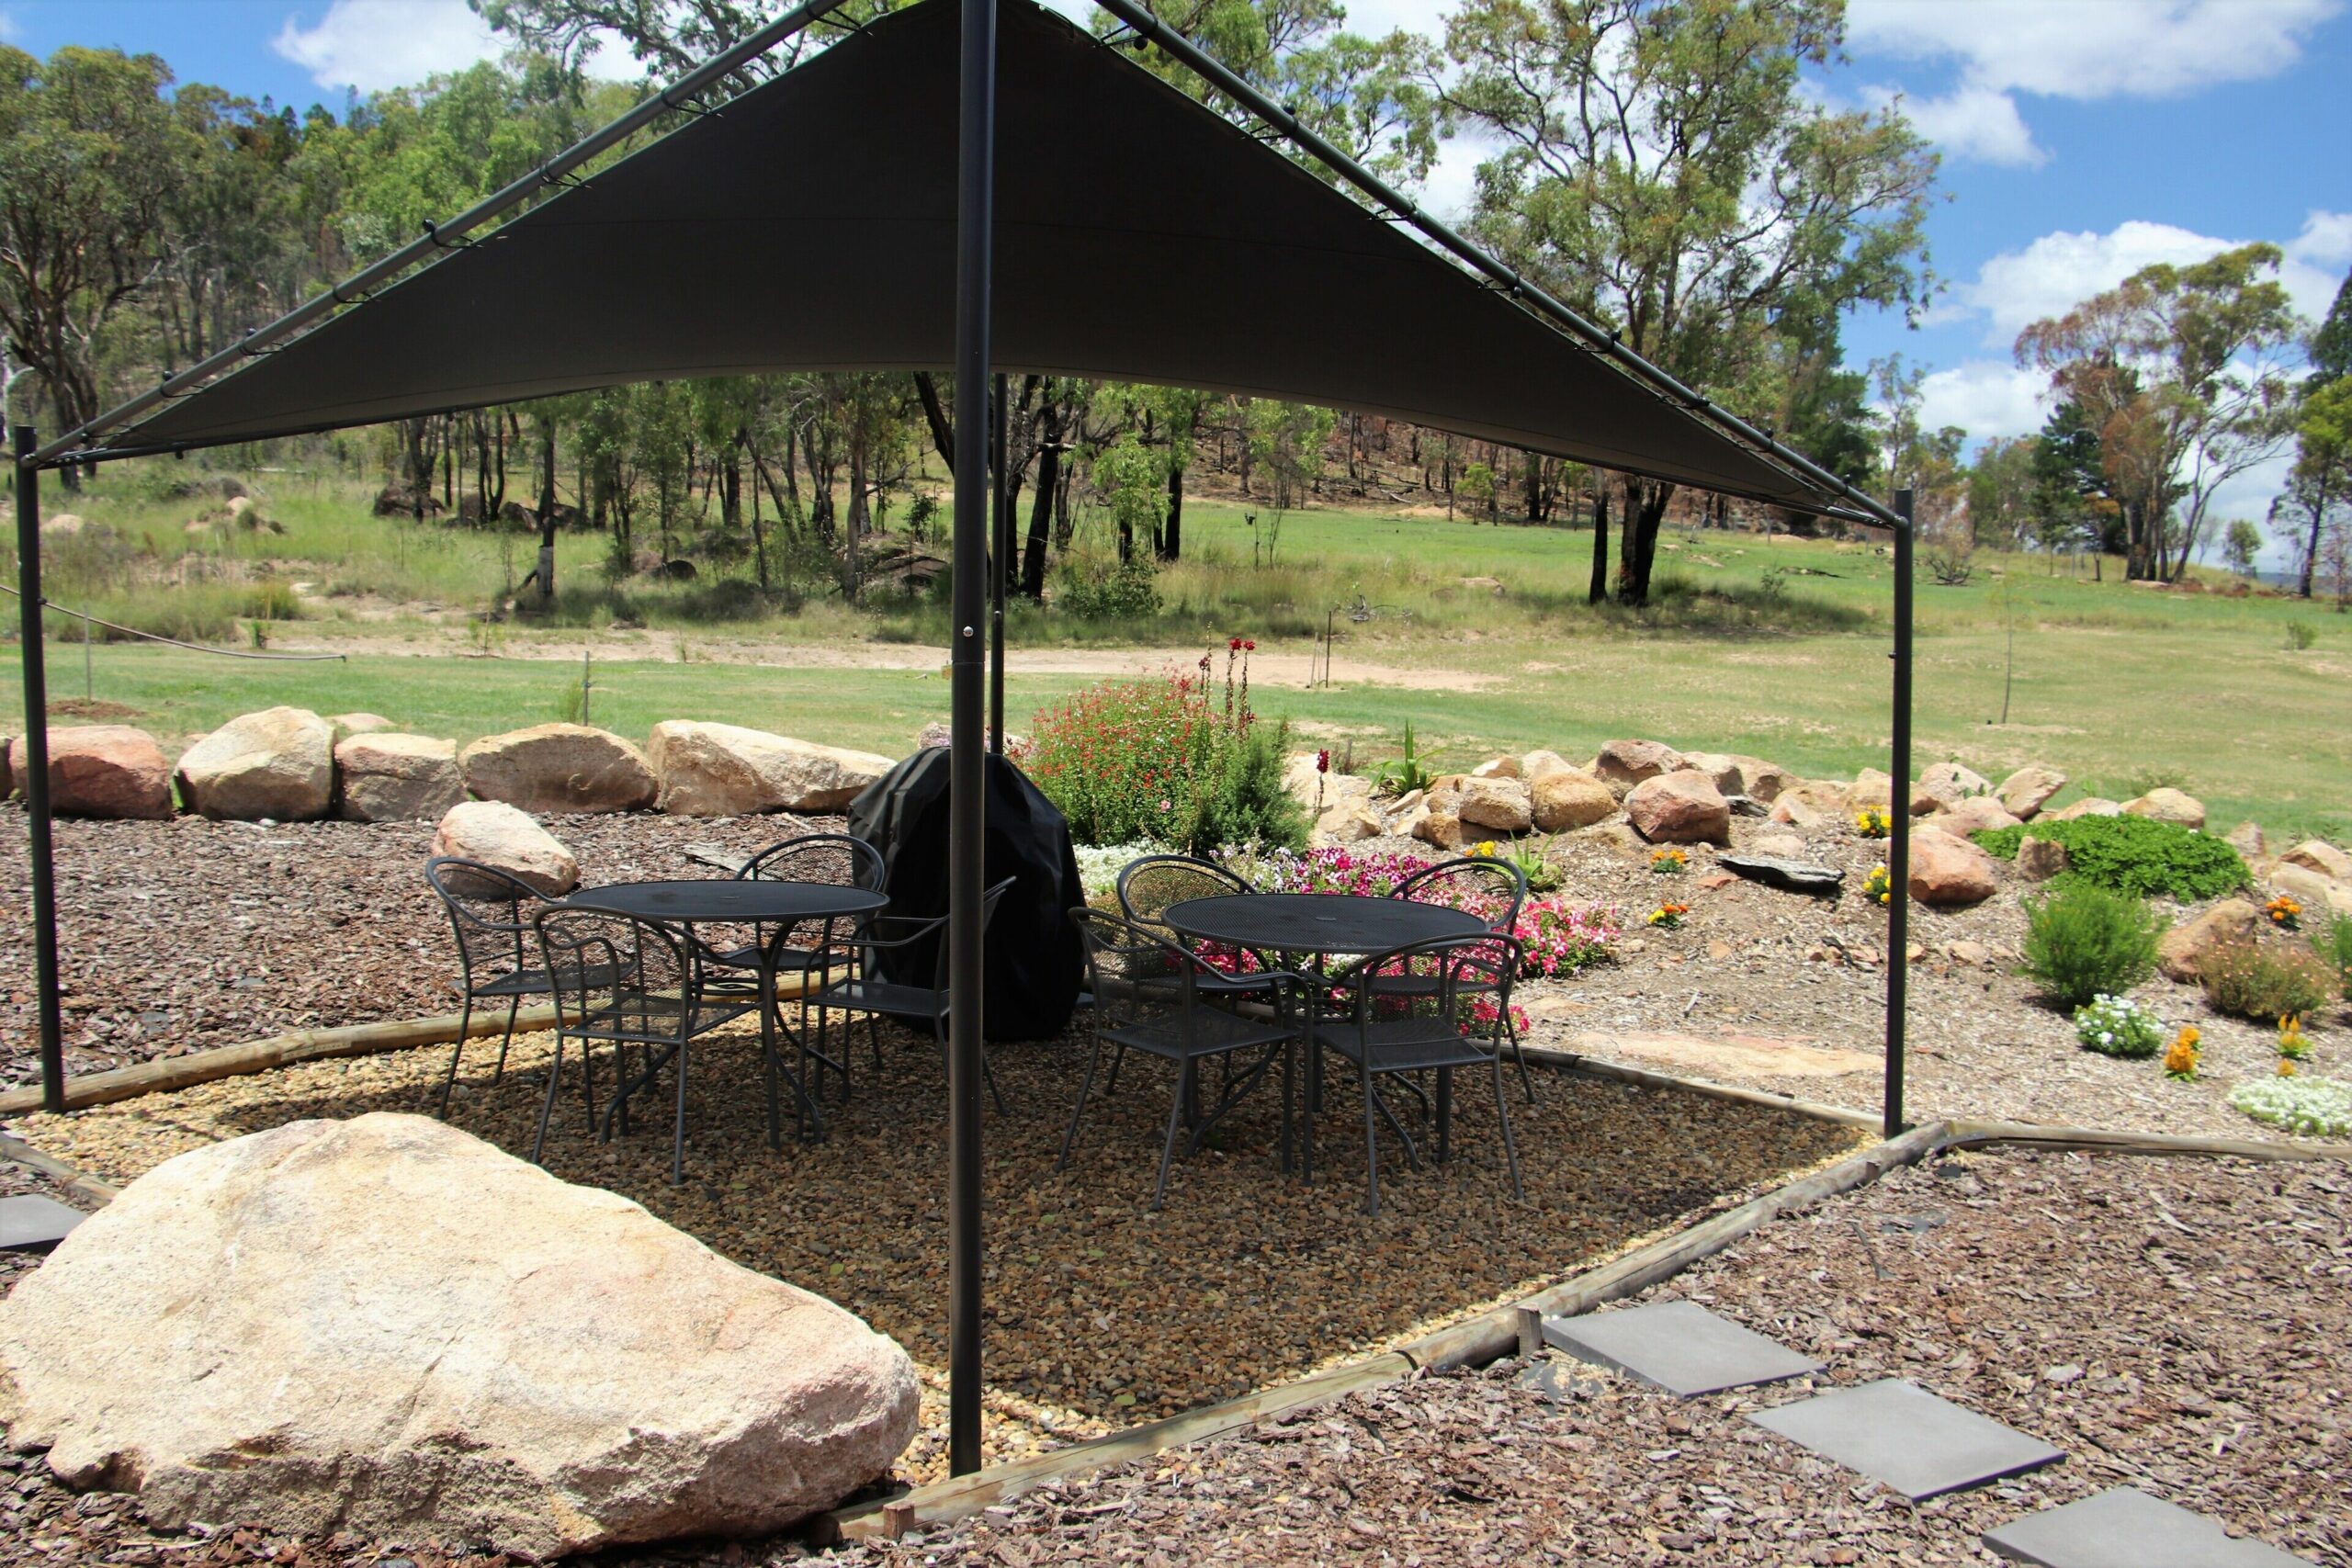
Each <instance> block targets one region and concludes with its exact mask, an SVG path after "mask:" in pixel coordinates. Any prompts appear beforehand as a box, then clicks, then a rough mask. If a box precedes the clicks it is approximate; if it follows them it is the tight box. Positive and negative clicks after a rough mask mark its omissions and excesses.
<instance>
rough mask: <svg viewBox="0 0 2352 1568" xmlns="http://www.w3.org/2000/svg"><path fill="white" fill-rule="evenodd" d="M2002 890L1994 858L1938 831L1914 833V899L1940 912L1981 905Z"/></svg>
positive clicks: (1912, 839)
mask: <svg viewBox="0 0 2352 1568" xmlns="http://www.w3.org/2000/svg"><path fill="white" fill-rule="evenodd" d="M1999 886H2000V879H1999V876H1998V875H1997V874H1996V872H1995V871H1994V869H1993V857H1992V856H1991V855H1988V854H1986V853H1985V852H1984V851H1983V850H1981V849H1978V848H1977V847H1976V846H1975V845H1974V844H1972V843H1970V842H1969V841H1968V840H1965V839H1956V838H1953V837H1952V836H1951V834H1950V833H1947V832H1945V831H1943V830H1942V829H1939V828H1928V827H1920V828H1915V829H1912V830H1911V897H1914V898H1916V899H1917V900H1918V901H1919V902H1920V903H1922V904H1926V905H1929V906H1931V907H1933V908H1939V909H1960V908H1967V907H1968V906H1969V905H1971V904H1982V903H1983V902H1984V901H1985V899H1987V898H1990V897H1992V896H1993V894H1994V892H1995V890H1996V889H1997V888H1998V887H1999Z"/></svg>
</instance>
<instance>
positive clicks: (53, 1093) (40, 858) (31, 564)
mask: <svg viewBox="0 0 2352 1568" xmlns="http://www.w3.org/2000/svg"><path fill="white" fill-rule="evenodd" d="M11 434H12V436H13V438H14V440H15V443H16V449H17V605H18V606H19V607H20V608H21V609H22V610H23V611H24V616H25V619H24V642H23V644H22V649H23V653H24V667H25V776H24V779H23V780H22V783H23V784H24V787H25V818H26V821H27V822H28V825H29V826H30V829H31V832H32V845H31V858H32V872H33V988H34V991H35V992H36V993H37V996H38V998H39V1000H40V1104H41V1109H42V1110H44V1111H49V1112H51V1114H60V1113H62V1112H63V1111H64V1110H65V1022H64V1013H63V1009H62V1004H61V1003H60V1001H59V989H58V984H57V866H56V862H55V860H54V859H53V856H52V851H51V842H50V831H49V822H50V815H49V671H48V670H47V668H46V667H45V666H44V663H43V650H42V648H41V640H40V608H41V606H40V469H39V468H34V467H33V464H32V456H33V453H34V452H35V451H36V450H37V449H38V448H39V447H40V437H39V436H38V435H37V434H34V432H33V427H32V426H31V425H29V424H20V425H18V426H17V427H16V429H15V430H14V431H13V432H12V433H11Z"/></svg>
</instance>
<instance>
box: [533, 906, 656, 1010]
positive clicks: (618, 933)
mask: <svg viewBox="0 0 2352 1568" xmlns="http://www.w3.org/2000/svg"><path fill="white" fill-rule="evenodd" d="M532 923H533V925H534V927H535V928H536V929H537V933H538V939H539V953H540V956H541V958H542V960H543V961H544V962H545V963H546V964H547V968H548V977H549V979H550V980H551V981H552V982H553V987H554V990H555V998H556V1003H557V1006H558V1009H559V1012H560V1017H563V1018H567V1019H574V1020H577V1019H583V1018H591V1019H593V1020H594V1023H595V1026H596V1030H597V1032H598V1033H599V1034H611V1033H621V1034H626V1035H630V1036H633V1037H636V1038H641V1039H643V1038H650V1039H657V1040H667V1039H671V1038H673V1037H674V1036H675V1035H676V1034H677V1033H678V1032H679V1031H680V1029H681V1028H682V1026H683V1022H684V1018H685V1016H686V1013H687V1010H686V1009H684V1008H683V1007H680V1006H678V1005H676V1004H677V1003H678V1002H680V1001H682V1000H683V999H684V998H685V994H686V992H685V987H686V985H687V982H688V978H689V976H691V974H692V970H691V968H690V967H689V964H688V961H687V957H686V944H685V941H684V938H683V937H681V936H680V935H679V934H678V933H677V932H675V931H672V930H671V929H670V928H669V927H667V926H664V925H662V924H661V923H660V922H659V921H654V920H640V919H636V918H635V917H633V916H629V915H624V914H620V913H618V912H616V911H614V910H609V909H598V908H588V907H583V906H581V905H577V904H560V905H549V906H548V908H544V909H542V910H540V911H539V914H538V918H537V919H536V920H535V921H533V922H532ZM665 1003H666V1004H667V1005H664V1004H665Z"/></svg>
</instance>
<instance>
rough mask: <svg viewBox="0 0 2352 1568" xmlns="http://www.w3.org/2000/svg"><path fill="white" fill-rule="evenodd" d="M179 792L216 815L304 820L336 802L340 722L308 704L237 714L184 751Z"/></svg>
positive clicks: (192, 807) (246, 819)
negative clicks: (337, 726) (332, 722)
mask: <svg viewBox="0 0 2352 1568" xmlns="http://www.w3.org/2000/svg"><path fill="white" fill-rule="evenodd" d="M178 775H179V785H180V798H181V799H182V800H183V801H185V802H186V803H187V808H188V809H189V810H191V811H197V812H201V813H202V814H203V815H205V816H207V817H210V818H227V819H230V820H234V821H242V822H254V821H259V820H261V819H263V818H269V819H270V820H272V821H277V822H305V821H309V820H310V819H311V818H314V817H324V816H325V815H326V814H327V808H328V807H331V806H333V805H334V726H333V725H330V724H329V723H327V721H326V720H325V719H322V718H321V717H320V716H318V715H317V714H314V713H312V712H311V711H310V710H309V709H308V708H289V707H277V708H268V709H266V710H264V711H263V712H260V713H249V714H244V715H242V716H239V717H236V718H232V719H231V720H230V721H229V722H228V723H226V724H224V725H222V726H221V727H220V728H218V729H216V730H214V731H213V732H212V733H211V734H209V735H208V736H206V737H205V738H204V739H201V740H199V741H198V742H197V743H196V744H195V745H193V746H191V747H189V748H188V749H187V753H186V754H185V755H183V756H182V757H181V758H180V765H179V769H178Z"/></svg>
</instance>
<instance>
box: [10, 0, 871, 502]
mask: <svg viewBox="0 0 2352 1568" xmlns="http://www.w3.org/2000/svg"><path fill="white" fill-rule="evenodd" d="M845 4H847V0H802V4H800V5H799V6H796V7H795V8H794V9H792V10H790V11H787V12H786V13H785V14H784V15H783V16H781V17H777V18H776V19H775V21H773V22H770V23H769V24H768V25H767V26H765V27H763V28H760V29H758V30H757V31H756V32H753V33H752V34H751V35H749V36H748V37H746V38H745V39H743V40H742V41H741V43H738V44H736V45H734V46H733V47H732V48H729V49H726V50H722V51H719V52H718V53H717V54H714V55H712V56H711V57H710V58H709V59H708V60H706V61H704V62H702V63H701V64H700V65H698V66H696V67H695V69H693V70H692V71H689V72H687V73H685V74H684V76H681V77H679V78H678V79H677V80H676V81H675V82H673V83H671V84H670V85H668V86H666V87H663V88H661V89H660V90H658V91H656V92H653V93H650V94H649V95H647V96H645V97H644V98H641V99H639V101H638V103H637V105H636V106H635V107H632V108H631V109H629V111H628V113H626V114H624V115H622V116H621V117H620V118H617V119H616V120H613V121H612V122H611V123H609V124H607V125H605V126H604V127H602V128H601V129H599V130H594V131H592V132H590V133H589V134H588V135H586V136H584V137H582V139H581V140H579V141H575V142H573V143H572V144H571V146H569V147H567V148H565V149H564V150H563V151H562V152H558V153H556V154H555V155H554V156H553V157H551V158H549V159H548V160H547V162H545V163H543V164H537V166H535V167H533V168H532V169H531V170H529V171H528V172H527V173H526V174H523V175H518V176H517V177H516V178H515V180H514V181H513V182H512V183H510V184H509V185H507V186H505V187H504V188H503V189H501V190H497V191H493V192H492V193H491V194H490V195H489V196H486V197H482V199H481V200H480V201H478V202H476V203H474V205H473V206H471V207H469V208H468V209H465V210H464V211H463V212H460V213H459V214H458V216H456V217H455V218H452V219H450V220H448V221H447V222H446V223H433V222H428V223H426V224H425V225H424V233H422V234H420V235H418V236H417V237H416V238H415V239H413V240H411V241H410V242H409V243H407V244H405V245H402V246H401V248H400V249H399V250H396V251H394V252H392V253H391V254H390V255H387V256H384V257H382V258H381V259H380V260H378V261H376V262H373V263H371V264H370V265H367V266H365V267H362V268H361V269H360V270H359V271H357V272H356V273H354V274H353V275H352V276H349V277H347V278H345V279H343V280H342V281H341V282H338V283H336V284H334V285H333V286H332V287H330V288H327V289H326V290H325V291H324V292H322V293H320V294H316V295H313V296H312V297H311V299H308V300H306V301H304V302H303V303H302V304H300V305H298V306H296V307H295V308H294V309H293V310H288V311H287V312H286V314H284V315H282V316H280V317H278V318H277V320H276V321H271V322H269V323H268V324H267V325H266V326H262V327H257V328H255V329H254V330H253V331H252V332H249V333H245V334H244V336H243V337H241V338H239V339H238V340H237V341H236V342H235V343H232V344H229V345H228V346H227V347H225V348H222V349H220V350H218V351H216V352H214V353H212V354H210V355H206V356H205V357H204V358H203V359H200V360H198V362H197V363H196V364H194V365H191V366H189V367H187V369H185V370H179V371H175V372H173V373H172V374H170V375H168V376H165V377H164V378H163V379H162V380H161V381H160V382H158V383H157V384H156V385H155V386H153V387H151V388H149V389H147V390H145V391H143V392H141V393H140V394H139V395H138V396H136V397H134V398H131V399H130V400H128V401H126V402H122V403H119V404H117V405H116V406H115V407H113V408H111V409H108V410H107V412H104V413H101V414H98V415H96V416H95V417H94V418H92V419H89V420H87V421H85V422H84V423H81V424H79V425H76V426H75V427H74V429H72V430H69V431H67V432H65V433H64V434H62V435H60V436H59V437H58V438H57V439H56V440H54V441H51V442H50V443H49V444H48V445H47V446H43V447H41V448H40V450H39V451H38V452H35V453H33V454H32V455H31V457H30V459H29V461H30V463H31V465H32V466H33V467H35V468H60V467H62V466H64V465H66V464H69V463H97V462H106V461H111V460H113V459H115V458H119V457H150V456H154V455H156V454H159V453H163V452H172V451H185V450H187V444H185V443H169V444H159V445H156V446H146V447H125V448H107V447H96V446H88V445H86V443H88V442H89V441H90V440H91V438H92V437H94V436H96V435H98V434H101V433H103V432H105V431H107V430H114V429H119V428H120V427H122V426H124V425H126V424H129V423H131V422H133V421H135V420H137V419H138V418H139V417H140V416H141V415H142V414H145V413H147V412H151V411H153V409H155V408H157V407H159V406H160V405H162V404H164V403H165V402H168V401H171V400H174V399H176V398H180V397H185V396H187V394H188V393H190V392H193V391H195V390H197V389H198V387H199V386H200V385H201V384H203V383H205V382H209V381H210V380H211V379H212V378H214V377H216V376H218V375H220V374H221V373H222V372H224V371H227V370H232V369H234V368H235V367H237V366H238V365H240V364H242V363H243V361H245V360H246V359H249V358H251V357H253V356H254V355H257V354H265V353H267V352H269V351H270V346H271V345H272V344H280V343H282V342H283V341H284V340H285V339H287V338H289V337H291V336H293V335H294V334H295V333H300V332H301V331H302V330H303V329H305V328H307V327H311V326H316V325H318V324H319V323H320V322H322V321H326V320H328V319H329V318H331V317H332V316H333V315H334V313H335V311H336V310H340V309H341V308H343V307H344V306H345V305H352V304H364V303H366V301H367V299H368V296H369V295H371V294H372V293H373V292H374V291H375V290H376V289H378V288H381V287H382V286H383V285H385V284H387V283H389V282H390V281H391V280H392V279H394V278H396V277H398V276H400V275H401V274H402V273H404V272H406V271H408V269H409V268H411V267H412V266H414V265H416V264H417V263H419V262H425V261H433V260H437V259H438V258H440V257H442V256H444V255H446V254H451V253H453V252H455V251H459V250H465V249H469V248H470V245H469V244H467V243H459V242H461V241H463V240H464V237H465V236H466V235H467V234H469V233H471V232H472V231H474V230H476V229H479V228H481V226H482V225H483V224H485V223H487V222H489V221H490V220H492V219H494V218H499V217H503V216H504V215H505V214H507V213H508V212H511V211H512V210H514V209H515V208H518V207H520V206H522V205H523V204H524V203H526V202H527V201H529V200H530V199H531V198H532V197H535V196H537V195H539V194H540V193H541V192H543V191H545V190H547V189H548V188H550V187H553V188H556V189H562V188H564V187H566V186H571V185H577V184H579V183H580V182H579V181H577V180H574V179H571V178H568V176H570V175H571V173H572V171H573V170H575V169H578V168H580V167H581V166H582V164H587V163H589V162H591V161H592V160H594V159H595V158H597V157H599V156H601V155H603V154H604V153H605V152H609V151H610V150H611V149H613V148H615V147H617V146H619V145H620V144H621V143H622V142H624V141H628V139H629V138H630V137H632V136H634V135H636V134H637V133H638V132H639V130H643V129H644V128H645V127H646V126H648V125H650V124H651V123H653V122H654V121H655V120H658V119H660V118H662V116H664V115H669V114H694V115H697V116H702V117H707V116H709V115H711V114H712V112H713V111H711V110H709V109H704V108H699V107H695V106H692V105H689V104H686V103H683V102H679V101H677V100H680V99H689V98H692V97H693V96H695V95H696V94H699V93H701V92H703V91H704V90H706V89H707V88H709V87H711V86H713V85H716V84H718V82H720V81H721V80H723V79H724V78H726V77H728V76H729V75H731V74H733V73H735V72H736V71H737V70H738V69H740V68H741V66H743V65H744V64H746V63H748V62H751V61H753V60H756V59H758V58H759V57H760V56H762V55H763V54H766V53H767V52H768V51H771V50H773V49H775V47H776V45H778V44H780V43H783V42H784V41H785V40H786V39H790V38H791V37H793V36H794V35H795V34H797V33H799V32H801V31H803V30H805V29H806V28H809V26H810V25H811V24H813V23H815V22H817V21H819V20H821V19H822V18H823V17H826V16H827V15H828V14H829V13H831V12H833V11H836V10H839V9H840V8H841V7H842V6H843V5H845Z"/></svg>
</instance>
